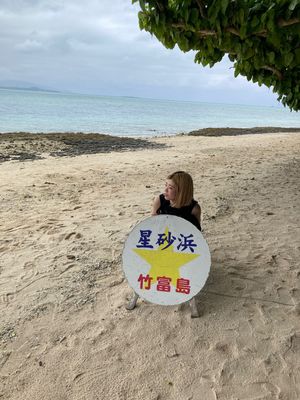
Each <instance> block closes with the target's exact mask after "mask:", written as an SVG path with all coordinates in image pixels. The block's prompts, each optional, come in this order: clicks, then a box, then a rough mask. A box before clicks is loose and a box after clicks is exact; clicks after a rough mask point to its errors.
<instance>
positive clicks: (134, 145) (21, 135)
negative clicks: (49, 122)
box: [0, 127, 300, 163]
mask: <svg viewBox="0 0 300 400" xmlns="http://www.w3.org/2000/svg"><path fill="white" fill-rule="evenodd" d="M280 132H281V133H283V132H295V133H299V132H300V128H280V127H254V128H228V127H226V128H204V129H199V130H195V131H191V132H189V133H181V134H178V135H180V136H206V137H221V136H240V135H253V134H264V133H280ZM170 136H176V135H170ZM165 146H166V145H165V144H160V143H156V142H154V141H151V139H149V138H145V139H142V138H134V137H132V138H130V137H128V136H126V137H120V136H112V135H106V134H101V133H83V132H76V133H75V132H64V133H63V132H62V133H61V132H57V133H44V132H41V133H30V132H12V133H0V163H1V162H4V161H13V160H16V161H29V160H31V161H33V160H39V159H43V158H45V155H50V156H52V157H74V156H78V155H83V154H97V153H108V152H111V151H117V152H120V151H131V150H138V149H154V148H163V147H165Z"/></svg>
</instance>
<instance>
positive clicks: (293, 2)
mask: <svg viewBox="0 0 300 400" xmlns="http://www.w3.org/2000/svg"><path fill="white" fill-rule="evenodd" d="M297 5H299V0H294V1H292V2H291V4H290V5H289V10H290V11H294V10H295V8H296V6H297Z"/></svg>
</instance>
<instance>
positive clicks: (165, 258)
mask: <svg viewBox="0 0 300 400" xmlns="http://www.w3.org/2000/svg"><path fill="white" fill-rule="evenodd" d="M165 235H166V237H167V235H168V228H166V230H165ZM164 247H166V245H165V243H163V244H161V245H159V246H158V248H157V249H156V250H146V249H133V251H134V252H135V253H136V254H137V255H138V256H140V257H141V258H143V259H144V260H145V261H147V263H148V264H150V266H151V268H150V270H149V272H148V274H149V275H150V276H151V277H153V282H155V281H157V277H158V276H166V277H168V278H171V284H172V285H173V286H175V287H176V282H177V279H179V278H180V277H181V276H180V272H179V269H180V268H181V267H182V266H183V265H185V264H187V263H189V262H190V261H192V260H195V259H196V258H197V257H199V255H200V254H192V253H176V252H174V248H173V245H171V246H169V247H167V248H164Z"/></svg>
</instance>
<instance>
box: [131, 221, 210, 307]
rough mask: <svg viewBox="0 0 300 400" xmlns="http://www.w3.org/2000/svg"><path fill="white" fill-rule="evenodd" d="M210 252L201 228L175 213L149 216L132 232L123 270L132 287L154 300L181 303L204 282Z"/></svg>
mask: <svg viewBox="0 0 300 400" xmlns="http://www.w3.org/2000/svg"><path fill="white" fill-rule="evenodd" d="M210 263H211V261H210V252H209V248H208V245H207V243H206V241H205V239H204V238H203V236H202V234H201V232H200V231H199V230H198V229H197V228H196V227H195V226H194V225H193V224H191V223H190V222H188V221H186V220H185V219H183V218H180V217H176V216H174V215H157V216H154V217H150V218H147V219H145V220H143V221H142V222H140V223H139V224H138V225H136V226H135V227H134V228H133V230H132V231H131V232H130V234H129V236H128V238H127V240H126V242H125V246H124V250H123V270H124V273H125V276H126V278H127V280H128V283H129V285H130V286H131V287H132V289H133V290H134V291H135V292H136V293H137V294H138V295H139V296H140V297H142V298H144V299H145V300H147V301H150V302H151V303H156V304H162V305H172V304H180V303H183V302H185V301H188V300H190V299H191V298H192V297H194V296H195V295H196V294H197V293H198V292H199V291H200V290H201V289H202V287H203V286H204V284H205V282H206V279H207V277H208V274H209V269H210Z"/></svg>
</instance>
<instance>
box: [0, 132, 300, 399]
mask: <svg viewBox="0 0 300 400" xmlns="http://www.w3.org/2000/svg"><path fill="white" fill-rule="evenodd" d="M5 146H7V144H6V145H5ZM24 146H25V150H26V152H25V151H24V152H23V153H24V154H25V153H27V154H28V153H30V149H28V148H26V143H25V144H24ZM37 146H40V147H39V156H38V157H25V158H24V157H23V158H22V157H19V156H18V154H20V152H19V153H18V152H16V153H15V154H14V157H10V156H9V154H10V153H12V152H13V150H14V149H13V144H12V148H11V149H9V148H6V147H5V149H6V150H5V151H6V152H4V151H3V152H2V154H3V157H2V159H1V161H3V162H2V163H1V164H0V187H1V194H0V195H1V215H0V218H1V219H0V232H1V235H0V399H3V400H4V399H5V400H29V399H30V400H50V399H51V400H67V399H70V400H137V399H143V400H276V399H278V400H279V399H280V400H299V399H300V286H299V280H300V272H299V258H300V232H299V227H300V202H299V187H300V184H299V171H300V152H299V150H300V134H299V133H292V132H290V133H289V132H282V133H280V132H279V133H265V134H257V135H248V134H246V135H242V136H227V137H225V136H224V137H223V136H220V137H203V136H172V137H160V138H153V139H148V140H147V144H146V143H139V145H137V144H136V143H133V142H132V143H125V144H124V146H123V145H122V146H121V145H119V147H117V148H115V149H114V148H108V149H107V151H105V152H94V154H93V152H92V151H90V152H88V153H89V154H84V152H81V153H80V152H76V151H74V153H72V154H71V155H68V154H66V153H65V154H63V156H59V155H58V154H57V148H56V147H55V146H54V145H53V148H51V146H52V144H51V145H49V146H50V147H49V146H48V145H47V146H48V147H47V146H46V145H45V144H43V143H42V142H41V141H38V144H37ZM66 146H67V144H66ZM116 146H118V144H116ZM63 148H65V147H64V146H63V147H62V148H61V149H60V150H61V151H62V150H63ZM114 150H118V151H114ZM35 152H36V150H35ZM0 153H1V151H0ZM17 153H18V154H17ZM23 153H22V154H23ZM50 153H51V154H52V155H50ZM31 154H32V152H31ZM35 154H36V153H35ZM179 169H181V170H185V171H187V172H189V173H190V174H191V175H192V176H193V179H194V185H195V199H196V200H198V201H199V202H200V204H201V207H202V226H203V235H204V237H205V238H206V240H207V242H208V244H209V247H210V252H211V257H212V265H211V272H210V276H209V278H208V281H207V283H206V285H205V287H204V288H203V290H202V291H201V292H200V293H199V295H198V296H197V303H198V306H199V309H200V310H201V313H202V316H201V318H197V319H191V317H190V309H189V306H188V305H187V304H183V305H181V306H168V307H164V306H158V305H154V304H150V303H147V302H145V301H142V300H139V302H138V307H137V308H136V309H135V310H133V311H127V310H126V309H125V308H124V305H125V304H126V302H127V300H128V298H129V297H130V296H131V293H132V290H131V289H130V287H129V286H128V284H127V282H126V279H125V278H124V275H123V271H122V261H121V258H122V249H123V245H124V241H125V239H126V237H127V235H128V234H129V232H130V230H131V229H132V228H133V227H134V226H135V225H136V223H137V222H139V221H141V220H142V219H144V218H145V217H148V216H149V214H150V207H151V202H152V199H153V197H154V196H155V195H157V194H159V193H161V192H162V190H163V186H164V182H165V177H166V176H167V175H168V174H170V173H171V172H174V171H175V170H179Z"/></svg>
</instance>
